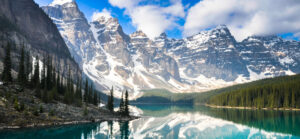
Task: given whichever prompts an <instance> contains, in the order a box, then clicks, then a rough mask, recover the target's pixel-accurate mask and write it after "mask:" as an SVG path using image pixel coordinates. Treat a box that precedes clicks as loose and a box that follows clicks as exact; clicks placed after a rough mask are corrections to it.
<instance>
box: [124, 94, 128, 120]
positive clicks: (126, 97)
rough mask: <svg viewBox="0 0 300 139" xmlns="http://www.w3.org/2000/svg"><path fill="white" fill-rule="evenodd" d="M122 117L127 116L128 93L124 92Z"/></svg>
mask: <svg viewBox="0 0 300 139" xmlns="http://www.w3.org/2000/svg"><path fill="white" fill-rule="evenodd" d="M124 115H125V116H129V102H128V91H127V90H126V92H125V102H124Z"/></svg>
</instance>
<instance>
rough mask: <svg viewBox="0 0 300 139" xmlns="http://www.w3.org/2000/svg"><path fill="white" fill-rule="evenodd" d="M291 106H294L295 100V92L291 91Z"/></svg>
mask: <svg viewBox="0 0 300 139" xmlns="http://www.w3.org/2000/svg"><path fill="white" fill-rule="evenodd" d="M290 107H292V108H295V107H296V100H295V92H294V91H293V92H292V98H291V106H290Z"/></svg>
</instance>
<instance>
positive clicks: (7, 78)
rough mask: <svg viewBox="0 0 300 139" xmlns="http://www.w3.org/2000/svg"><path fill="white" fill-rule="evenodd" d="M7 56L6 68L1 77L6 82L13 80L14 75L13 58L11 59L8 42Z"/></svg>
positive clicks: (5, 60) (5, 59)
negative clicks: (12, 71) (12, 74)
mask: <svg viewBox="0 0 300 139" xmlns="http://www.w3.org/2000/svg"><path fill="white" fill-rule="evenodd" d="M5 54H6V55H5V58H4V63H3V64H4V70H3V72H2V77H1V79H2V80H3V81H4V82H12V76H11V59H10V44H9V43H8V44H7V45H6V49H5Z"/></svg>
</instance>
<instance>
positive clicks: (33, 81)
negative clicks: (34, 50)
mask: <svg viewBox="0 0 300 139" xmlns="http://www.w3.org/2000/svg"><path fill="white" fill-rule="evenodd" d="M31 84H32V86H33V87H37V86H38V85H39V84H40V64H39V57H38V56H37V57H36V58H35V63H34V73H33V76H32V79H31Z"/></svg>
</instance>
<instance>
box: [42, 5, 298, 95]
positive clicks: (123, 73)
mask: <svg viewBox="0 0 300 139" xmlns="http://www.w3.org/2000/svg"><path fill="white" fill-rule="evenodd" d="M43 9H44V11H45V12H46V13H47V14H48V15H49V16H50V17H51V18H52V20H53V21H54V23H56V25H57V27H58V29H59V31H60V33H61V35H62V36H63V38H64V40H65V42H66V44H67V45H68V47H69V50H70V52H71V54H72V55H73V57H74V58H75V59H76V61H77V62H78V63H80V65H81V68H82V69H83V71H84V73H85V75H87V76H88V77H89V78H90V79H92V80H93V82H94V84H95V85H96V87H97V88H98V89H100V90H102V91H104V92H108V90H109V89H110V88H111V87H112V86H114V89H115V92H116V96H120V95H121V92H122V91H124V90H125V89H127V90H129V92H130V98H135V97H138V96H140V95H141V90H148V89H154V88H162V89H168V90H170V91H173V92H182V93H183V92H202V91H207V90H211V89H215V88H220V87H224V86H229V85H233V84H237V83H244V82H249V81H253V80H257V79H262V78H266V77H274V76H280V75H291V74H295V73H299V72H300V66H299V62H300V61H299V59H300V43H299V42H297V41H290V40H283V39H281V38H280V37H277V36H265V37H263V36H251V37H249V38H247V39H245V40H243V41H242V42H237V41H236V40H235V39H234V37H233V36H232V35H231V33H230V30H229V29H228V28H227V27H226V26H225V25H220V26H217V27H216V28H212V29H211V30H207V31H202V32H200V33H198V34H196V35H193V36H190V37H187V38H184V39H171V38H168V36H167V35H166V34H165V33H162V34H161V35H160V36H158V37H156V38H154V39H150V38H149V37H147V35H146V34H145V33H143V32H142V31H140V30H139V31H136V32H134V33H132V34H130V35H127V34H125V33H124V32H123V29H122V26H121V25H120V24H119V22H118V19H116V18H113V17H109V16H103V17H99V18H98V19H95V20H94V21H92V22H90V23H88V21H87V20H86V18H85V17H84V15H83V14H82V12H81V11H80V10H79V9H78V6H77V4H76V3H75V2H74V1H72V0H71V1H68V0H66V1H65V0H63V2H61V1H59V0H58V1H57V2H53V3H52V4H50V5H49V6H45V7H43Z"/></svg>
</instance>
